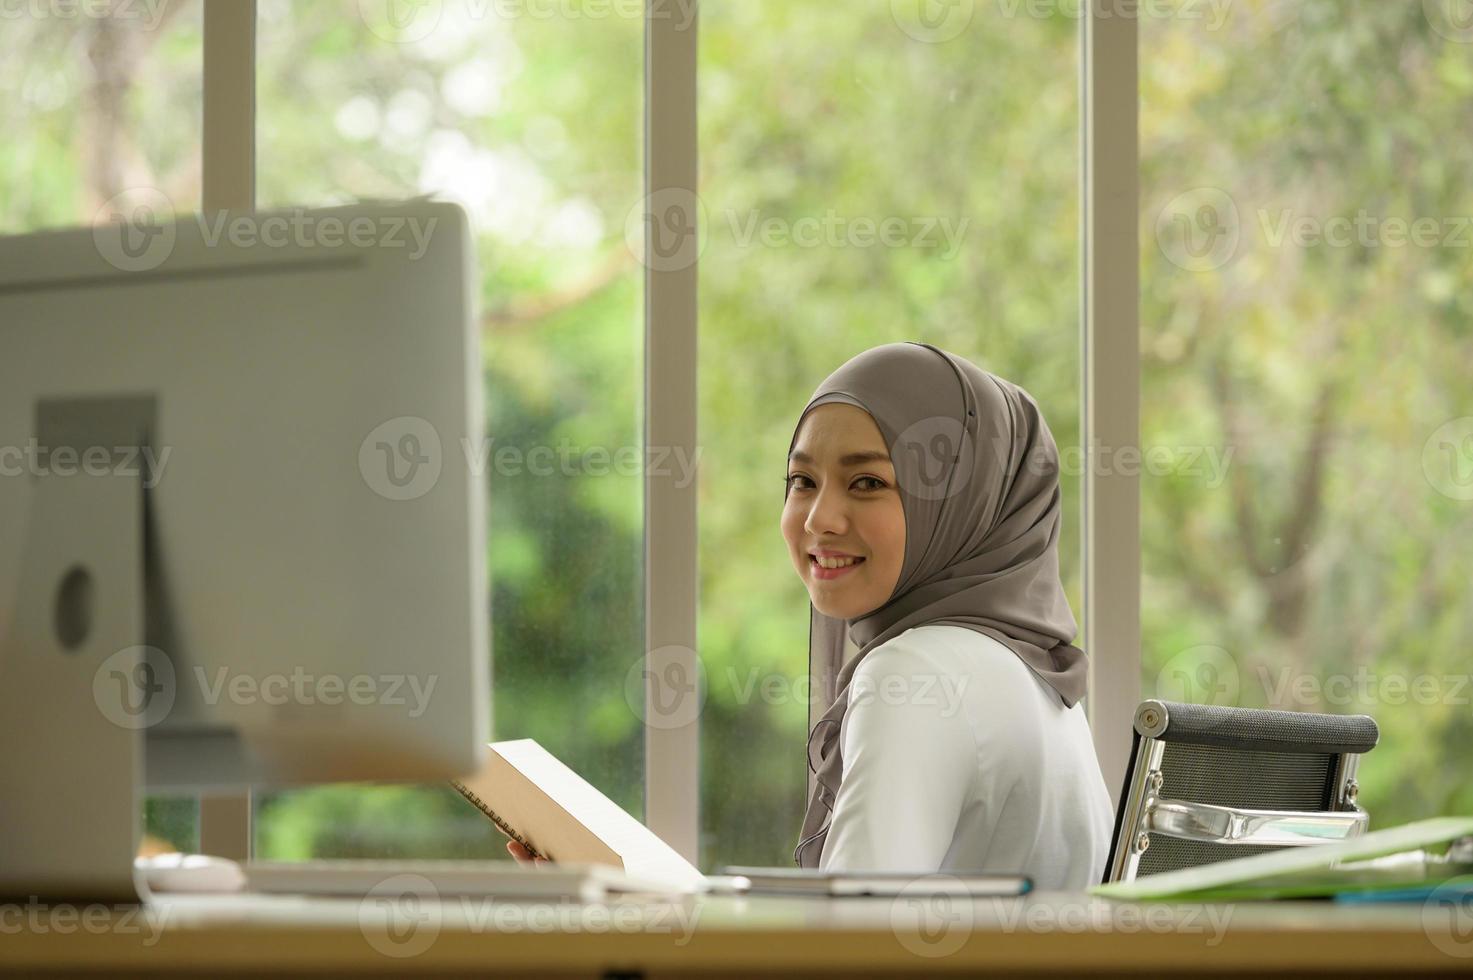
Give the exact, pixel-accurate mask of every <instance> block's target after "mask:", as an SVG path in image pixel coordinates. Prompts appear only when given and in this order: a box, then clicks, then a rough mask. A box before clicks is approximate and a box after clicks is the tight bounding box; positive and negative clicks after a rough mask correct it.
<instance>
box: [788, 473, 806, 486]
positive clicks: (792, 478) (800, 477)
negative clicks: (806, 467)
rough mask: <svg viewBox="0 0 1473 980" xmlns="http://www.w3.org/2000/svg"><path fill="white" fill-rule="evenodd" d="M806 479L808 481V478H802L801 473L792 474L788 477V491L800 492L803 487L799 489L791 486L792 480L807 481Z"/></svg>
mask: <svg viewBox="0 0 1473 980" xmlns="http://www.w3.org/2000/svg"><path fill="white" fill-rule="evenodd" d="M807 479H808V477H806V476H804V475H803V474H802V473H794V474H793V475H792V476H790V477H788V489H789V490H802V489H804V488H803V487H800V486H794V485H793V481H794V480H807Z"/></svg>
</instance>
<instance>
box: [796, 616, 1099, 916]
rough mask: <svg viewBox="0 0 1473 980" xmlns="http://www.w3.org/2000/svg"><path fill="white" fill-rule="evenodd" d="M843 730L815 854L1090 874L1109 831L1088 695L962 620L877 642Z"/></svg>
mask: <svg viewBox="0 0 1473 980" xmlns="http://www.w3.org/2000/svg"><path fill="white" fill-rule="evenodd" d="M848 696H849V708H848V710H847V711H846V712H845V714H844V720H843V723H842V725H841V726H840V730H839V738H840V740H841V745H842V746H843V755H844V777H843V782H842V783H841V785H840V786H839V794H838V797H837V799H835V801H834V814H833V818H832V823H831V825H830V827H829V833H828V839H827V840H826V841H825V843H824V849H823V855H822V857H821V859H820V861H819V866H820V867H822V868H830V869H834V870H843V871H853V870H871V871H879V870H883V871H919V870H941V871H955V870H963V871H995V872H1010V871H1017V872H1023V873H1026V874H1029V875H1031V876H1032V877H1033V881H1034V885H1035V887H1036V888H1039V889H1054V890H1057V889H1067V890H1078V889H1081V888H1084V887H1086V886H1088V885H1092V884H1097V883H1098V882H1099V881H1100V876H1101V874H1102V873H1103V871H1104V866H1105V858H1106V855H1107V854H1108V851H1109V844H1110V834H1111V832H1112V831H1113V829H1114V820H1115V816H1114V812H1113V810H1112V808H1111V805H1110V795H1109V792H1108V791H1107V790H1106V789H1105V781H1104V778H1103V777H1102V776H1101V775H1100V765H1099V761H1098V760H1097V759H1096V757H1095V750H1094V742H1093V741H1092V740H1091V738H1090V731H1089V725H1088V724H1087V722H1086V721H1085V717H1084V707H1083V705H1082V704H1076V705H1075V706H1074V707H1072V708H1066V707H1065V706H1064V702H1063V700H1062V699H1061V698H1060V697H1059V696H1058V694H1057V693H1056V692H1055V691H1054V690H1053V688H1051V687H1049V686H1048V685H1047V684H1045V683H1044V682H1043V681H1042V680H1041V679H1040V678H1039V677H1038V675H1037V674H1035V673H1034V672H1033V671H1032V670H1031V669H1030V668H1029V667H1028V665H1027V664H1025V663H1023V661H1022V660H1020V659H1019V658H1018V655H1017V654H1015V653H1013V652H1012V651H1011V650H1009V649H1008V648H1007V647H1005V646H1003V645H1002V644H1001V643H999V642H997V641H996V640H994V639H993V638H992V637H990V636H987V635H985V634H982V633H978V632H977V631H976V630H969V629H966V628H965V627H961V626H947V625H928V626H918V627H915V628H914V629H910V630H907V631H905V632H904V633H902V634H901V635H900V636H897V637H895V638H893V639H891V640H889V641H887V642H885V643H883V644H881V645H880V646H879V647H876V648H875V649H874V650H871V651H870V653H869V655H868V656H867V657H866V658H865V659H864V662H863V663H861V664H860V665H859V668H858V669H857V670H856V671H855V672H854V676H853V678H852V679H851V681H850V685H849V691H848Z"/></svg>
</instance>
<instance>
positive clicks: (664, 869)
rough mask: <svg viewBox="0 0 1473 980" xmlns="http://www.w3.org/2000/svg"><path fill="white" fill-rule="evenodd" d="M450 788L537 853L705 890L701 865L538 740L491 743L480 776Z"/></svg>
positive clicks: (456, 782) (686, 889)
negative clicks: (596, 787) (679, 850)
mask: <svg viewBox="0 0 1473 980" xmlns="http://www.w3.org/2000/svg"><path fill="white" fill-rule="evenodd" d="M450 784H451V785H452V786H454V787H455V788H456V790H457V791H458V792H459V793H460V795H461V796H464V797H465V798H466V799H467V800H469V801H470V802H471V804H473V805H474V806H475V807H476V809H478V810H480V811H481V812H482V813H483V814H485V815H486V816H487V817H488V818H490V820H491V822H492V823H494V824H496V826H497V827H498V828H500V830H501V832H502V833H504V834H506V835H507V836H508V837H510V838H511V839H512V840H515V841H518V842H519V843H521V844H522V845H523V846H525V847H526V848H527V849H528V850H529V851H531V852H532V853H533V854H534V855H537V856H540V857H545V858H547V859H549V860H552V861H560V862H577V863H588V864H611V865H613V866H614V867H616V868H622V869H624V870H625V871H626V872H628V873H629V874H631V875H637V876H639V877H641V878H645V879H648V880H651V881H658V882H661V883H664V884H666V885H668V886H669V887H671V888H673V889H676V890H679V891H682V892H695V891H700V890H702V889H703V887H704V884H705V876H704V875H702V874H701V872H700V871H699V870H698V869H697V868H696V867H695V865H693V864H691V863H690V862H689V861H687V860H686V859H685V858H683V857H681V856H680V854H679V853H678V852H677V851H676V850H675V849H674V848H673V847H671V846H670V845H669V844H666V843H665V842H664V841H663V840H661V839H660V838H659V837H657V836H655V834H654V832H653V831H651V830H650V829H649V828H648V827H646V826H645V825H644V824H642V823H640V822H639V821H638V820H636V819H634V818H633V817H632V816H630V815H629V814H628V813H626V812H625V811H624V810H623V809H622V808H621V807H620V806H619V805H618V804H617V803H615V802H614V801H613V800H611V799H609V798H608V797H607V796H604V795H603V794H602V793H600V792H599V791H598V790H597V789H595V788H594V787H593V786H592V785H590V784H589V783H588V782H587V781H586V780H584V779H583V778H582V777H581V776H579V775H578V774H577V773H576V772H574V771H573V770H571V769H569V768H568V767H567V766H565V765H564V764H563V763H562V762H561V761H559V760H558V759H557V758H556V757H555V756H553V754H552V753H550V752H548V751H547V750H546V749H544V748H543V747H542V746H541V745H538V744H537V742H536V741H535V740H533V739H530V738H519V739H516V740H514V741H510V742H492V743H491V751H490V752H489V753H488V754H487V757H486V764H485V765H484V766H482V767H481V769H480V771H478V772H476V773H475V774H474V775H472V776H468V777H466V778H465V779H457V780H451V783H450Z"/></svg>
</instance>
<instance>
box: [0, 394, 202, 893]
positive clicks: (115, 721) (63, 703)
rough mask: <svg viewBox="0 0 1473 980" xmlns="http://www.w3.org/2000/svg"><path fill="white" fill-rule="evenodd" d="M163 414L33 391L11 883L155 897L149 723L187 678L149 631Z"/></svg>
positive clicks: (1, 759)
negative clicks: (150, 886)
mask: <svg viewBox="0 0 1473 980" xmlns="http://www.w3.org/2000/svg"><path fill="white" fill-rule="evenodd" d="M154 421H155V407H154V401H153V399H152V398H148V397H141V398H112V399H95V398H92V399H63V400H45V401H42V402H40V403H38V404H37V406H36V426H35V430H36V445H37V446H39V447H43V448H41V449H39V450H38V451H37V453H36V454H35V457H34V458H35V459H36V461H37V463H38V465H37V466H36V467H35V470H36V471H37V472H36V475H33V476H32V477H31V480H32V486H33V493H32V494H31V498H30V499H31V506H30V513H29V515H28V518H27V521H26V528H27V536H26V543H25V547H24V550H23V552H22V555H21V562H22V564H21V567H20V575H19V581H20V582H21V586H20V592H19V594H18V595H16V596H14V597H11V598H13V599H14V601H15V607H14V617H13V619H12V621H11V622H10V624H9V626H8V627H7V626H6V624H5V623H4V622H3V621H0V634H3V636H0V732H3V738H0V745H3V748H0V897H3V898H20V899H22V900H30V901H79V900H85V901H109V902H138V901H141V900H145V899H147V898H148V897H149V896H148V892H147V888H146V886H144V885H143V883H142V882H141V881H139V880H137V879H136V878H135V875H134V870H133V859H134V856H135V855H136V854H137V852H138V845H139V839H140V826H139V825H140V822H141V810H142V802H143V793H142V786H143V761H144V735H145V732H146V730H147V729H148V728H149V727H150V726H151V725H152V724H154V723H156V722H157V721H159V720H161V719H162V716H163V715H166V714H167V713H168V709H169V706H170V705H171V703H172V700H173V693H174V691H173V686H172V667H171V666H170V665H169V663H168V660H167V658H166V657H164V656H163V654H162V652H161V651H158V650H153V649H150V648H148V647H147V646H145V644H146V643H147V639H146V635H147V619H148V616H147V612H148V609H147V598H146V593H147V591H148V590H147V588H146V585H147V581H148V576H147V566H148V565H149V564H150V561H149V559H148V555H149V553H150V552H152V551H153V550H154V549H152V548H150V547H149V546H148V543H149V542H148V539H149V537H150V534H149V531H150V528H149V521H148V512H149V501H148V492H147V488H148V486H150V485H151V474H149V473H148V471H147V460H148V459H149V456H148V455H147V454H145V453H144V452H143V451H142V449H143V447H145V446H148V445H150V442H149V437H150V434H151V433H152V432H153V430H154ZM98 447H100V448H98ZM66 449H70V450H71V452H70V453H68V452H65V451H64V450H66ZM104 451H105V454H106V464H105V466H104V465H102V464H101V460H102V456H103V452H104ZM89 452H90V453H91V459H92V461H93V462H92V465H91V466H90V468H89V467H88V465H87V463H86V460H87V458H88V457H87V455H86V454H88V453H89ZM104 472H105V473H106V475H99V474H101V473H104Z"/></svg>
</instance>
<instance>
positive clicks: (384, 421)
mask: <svg viewBox="0 0 1473 980" xmlns="http://www.w3.org/2000/svg"><path fill="white" fill-rule="evenodd" d="M121 218H122V220H121V221H118V222H115V223H111V224H105V225H100V226H99V227H97V228H86V229H74V230H62V231H55V232H43V233H37V234H31V235H25V236H20V237H12V238H5V239H0V744H3V749H0V787H3V790H0V840H3V842H4V844H3V846H0V894H12V895H13V894H28V895H30V894H46V893H48V892H50V893H53V894H62V893H68V894H87V895H93V896H103V895H108V894H112V895H119V896H121V897H128V894H129V888H130V885H131V869H132V858H133V854H134V853H135V851H136V847H137V842H138V836H139V828H138V826H137V823H138V820H139V816H138V814H139V811H140V809H141V808H140V806H139V799H138V798H139V796H141V793H142V786H143V785H144V784H145V783H146V785H147V787H149V788H152V789H155V790H165V791H170V790H174V791H178V790H193V791H200V790H218V789H222V788H231V787H247V786H281V785H292V784H302V783H313V782H323V781H338V780H419V781H429V780H438V779H441V778H446V777H450V776H455V775H460V774H463V773H466V772H469V771H471V770H474V769H475V768H476V767H477V766H478V765H479V763H480V761H481V760H482V757H483V752H484V750H485V742H486V740H487V739H488V738H489V736H490V731H491V723H490V708H489V702H490V676H489V675H490V656H489V650H488V646H489V639H488V632H489V596H488V590H487V577H486V572H485V551H486V522H485V506H486V496H485V490H484V473H483V472H481V470H480V468H479V467H478V466H477V465H476V461H477V460H479V459H481V458H483V457H482V456H481V455H480V454H478V453H477V452H476V449H477V447H479V446H480V445H481V443H482V431H483V425H484V421H483V409H482V397H481V371H482V367H483V365H482V361H481V353H480V343H479V332H478V326H477V324H476V323H475V320H474V316H473V310H474V305H475V298H474V297H475V292H476V287H477V279H476V275H475V273H474V258H473V256H474V252H473V249H472V246H471V243H470V236H469V231H468V225H467V221H466V217H465V215H464V213H463V212H462V211H461V210H460V209H459V208H458V207H456V206H454V205H451V204H445V203H436V202H427V201H413V202H407V203H402V204H372V205H355V206H351V207H345V208H329V209H319V210H295V211H277V212H259V213H252V214H230V213H223V212H222V213H216V214H203V215H187V216H183V217H180V218H178V219H177V220H173V221H170V222H167V223H159V222H155V221H153V220H151V219H150V217H149V216H148V214H147V213H146V212H137V213H129V214H125V215H122V216H121ZM125 878H126V879H127V881H126V882H125V881H124V879H125Z"/></svg>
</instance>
